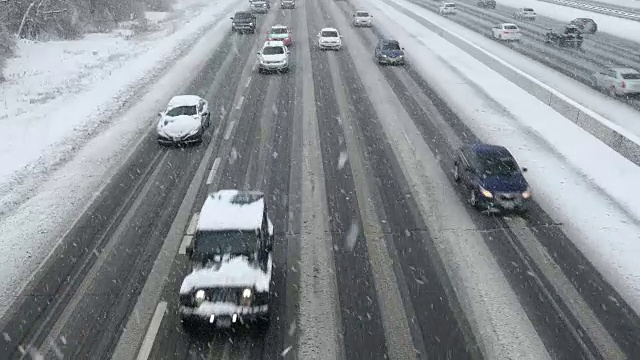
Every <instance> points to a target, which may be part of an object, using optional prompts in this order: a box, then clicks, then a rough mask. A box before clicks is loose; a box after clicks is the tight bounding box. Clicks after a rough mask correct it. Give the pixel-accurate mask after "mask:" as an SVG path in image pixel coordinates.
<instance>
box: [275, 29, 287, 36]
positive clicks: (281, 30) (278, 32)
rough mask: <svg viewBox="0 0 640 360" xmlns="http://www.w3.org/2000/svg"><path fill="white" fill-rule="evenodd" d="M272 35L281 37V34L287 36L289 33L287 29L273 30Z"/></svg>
mask: <svg viewBox="0 0 640 360" xmlns="http://www.w3.org/2000/svg"><path fill="white" fill-rule="evenodd" d="M271 33H272V34H277V35H279V34H287V33H288V31H287V29H285V28H276V29H271Z"/></svg>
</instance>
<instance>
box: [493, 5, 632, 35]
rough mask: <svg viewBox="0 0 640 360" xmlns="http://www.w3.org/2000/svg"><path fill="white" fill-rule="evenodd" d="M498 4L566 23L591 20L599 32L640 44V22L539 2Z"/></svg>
mask: <svg viewBox="0 0 640 360" xmlns="http://www.w3.org/2000/svg"><path fill="white" fill-rule="evenodd" d="M497 2H498V4H501V5H505V6H510V7H513V8H519V7H523V6H528V7H531V8H533V9H534V10H535V11H536V13H537V14H538V15H542V16H546V17H548V18H551V19H556V20H558V21H561V22H566V23H569V21H571V20H573V19H575V18H591V19H593V20H595V22H596V23H597V24H598V31H602V32H606V33H608V34H610V35H613V36H617V37H620V38H623V39H628V40H632V41H637V42H640V22H638V21H633V20H627V19H622V18H619V17H615V16H609V15H604V14H599V13H595V12H591V11H586V10H580V9H575V8H571V7H567V6H561V5H556V4H550V3H545V2H542V1H538V0H499V1H497Z"/></svg>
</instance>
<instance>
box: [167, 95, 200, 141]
mask: <svg viewBox="0 0 640 360" xmlns="http://www.w3.org/2000/svg"><path fill="white" fill-rule="evenodd" d="M158 115H159V116H160V120H159V121H158V126H157V131H158V142H159V143H161V144H189V143H198V142H201V141H202V138H203V135H204V132H205V129H206V128H207V127H209V125H210V123H211V114H210V113H209V104H208V103H207V101H206V100H204V99H202V98H201V97H199V96H196V95H179V96H174V97H173V98H171V100H170V101H169V104H168V105H167V108H166V109H165V110H164V111H162V112H160V113H159V114H158Z"/></svg>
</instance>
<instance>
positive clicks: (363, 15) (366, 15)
mask: <svg viewBox="0 0 640 360" xmlns="http://www.w3.org/2000/svg"><path fill="white" fill-rule="evenodd" d="M356 16H357V17H369V13H368V12H365V11H358V12H357V13H356Z"/></svg>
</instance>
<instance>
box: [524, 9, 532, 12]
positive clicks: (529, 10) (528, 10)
mask: <svg viewBox="0 0 640 360" xmlns="http://www.w3.org/2000/svg"><path fill="white" fill-rule="evenodd" d="M524 11H527V12H531V11H533V9H529V8H525V9H524Z"/></svg>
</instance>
